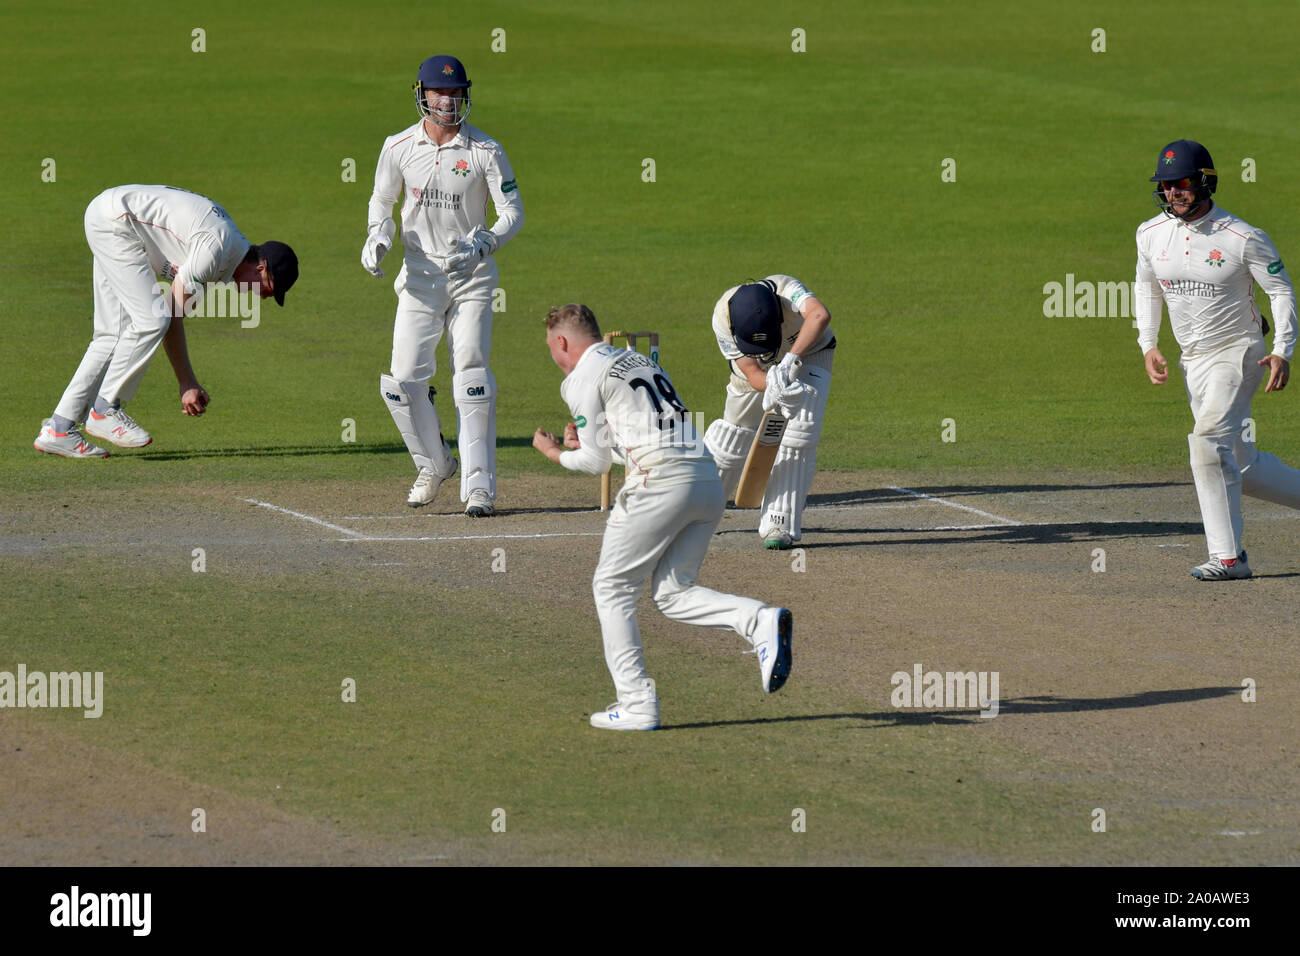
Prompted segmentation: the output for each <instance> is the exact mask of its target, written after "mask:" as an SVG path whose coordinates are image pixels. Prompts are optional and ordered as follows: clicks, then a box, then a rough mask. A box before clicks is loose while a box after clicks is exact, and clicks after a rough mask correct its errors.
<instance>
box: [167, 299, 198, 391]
mask: <svg viewBox="0 0 1300 956" xmlns="http://www.w3.org/2000/svg"><path fill="white" fill-rule="evenodd" d="M163 348H164V349H165V350H166V352H167V361H169V362H171V363H172V371H174V372H175V373H176V381H177V382H178V383H180V386H181V391H182V392H184V391H185V390H186V389H187V388H194V387H196V386H197V385H198V380H197V378H196V377H195V375H194V368H193V366H191V365H190V353H189V348H188V346H187V345H186V342H185V319H184V317H183V316H179V315H178V316H175V317H174V318H173V319H172V322H171V325H169V326H168V327H167V334H166V335H164V336H163Z"/></svg>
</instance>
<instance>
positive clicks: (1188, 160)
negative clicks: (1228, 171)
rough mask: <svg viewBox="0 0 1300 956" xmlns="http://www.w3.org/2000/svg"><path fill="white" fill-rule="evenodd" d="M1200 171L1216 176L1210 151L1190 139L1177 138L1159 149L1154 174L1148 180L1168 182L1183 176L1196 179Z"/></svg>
mask: <svg viewBox="0 0 1300 956" xmlns="http://www.w3.org/2000/svg"><path fill="white" fill-rule="evenodd" d="M1202 173H1204V174H1205V175H1207V176H1214V177H1216V178H1217V177H1218V173H1216V172H1215V171H1214V160H1212V159H1211V158H1210V151H1209V150H1208V149H1206V148H1205V147H1204V146H1202V145H1201V144H1200V143H1197V142H1193V141H1192V140H1190V139H1179V140H1175V141H1174V142H1172V143H1170V144H1169V145H1168V146H1166V147H1165V148H1164V149H1162V150H1160V155H1159V156H1157V157H1156V174H1155V175H1154V176H1152V177H1151V180H1150V181H1151V182H1153V183H1159V182H1168V181H1170V180H1174V179H1182V178H1183V177H1184V176H1186V177H1189V178H1191V179H1198V178H1199V177H1200V175H1201V174H1202Z"/></svg>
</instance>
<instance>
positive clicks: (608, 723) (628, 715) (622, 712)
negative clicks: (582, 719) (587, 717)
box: [591, 700, 659, 730]
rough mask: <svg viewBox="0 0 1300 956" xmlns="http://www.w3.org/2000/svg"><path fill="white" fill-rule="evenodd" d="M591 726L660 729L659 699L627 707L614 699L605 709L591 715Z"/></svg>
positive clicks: (611, 728) (607, 728) (623, 728)
mask: <svg viewBox="0 0 1300 956" xmlns="http://www.w3.org/2000/svg"><path fill="white" fill-rule="evenodd" d="M591 726H593V727H599V728H600V729H601V730H658V729H659V701H657V700H655V701H651V702H649V703H641V704H631V705H630V706H627V707H624V706H622V705H620V704H619V702H618V701H614V703H612V704H610V705H609V706H608V707H606V708H605V709H604V710H601V711H597V712H596V713H594V714H592V715H591Z"/></svg>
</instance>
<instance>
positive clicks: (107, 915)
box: [50, 886, 153, 936]
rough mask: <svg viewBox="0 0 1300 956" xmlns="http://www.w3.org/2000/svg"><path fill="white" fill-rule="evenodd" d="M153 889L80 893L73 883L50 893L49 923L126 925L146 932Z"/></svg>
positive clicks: (135, 933) (136, 932)
mask: <svg viewBox="0 0 1300 956" xmlns="http://www.w3.org/2000/svg"><path fill="white" fill-rule="evenodd" d="M152 910H153V894H152V893H83V892H82V891H81V887H79V886H74V887H72V889H71V891H69V892H67V893H55V894H54V895H53V896H51V897H50V925H51V926H128V927H130V928H131V935H133V936H148V935H149V930H150V928H151V924H152V919H151V918H150V917H151V912H152Z"/></svg>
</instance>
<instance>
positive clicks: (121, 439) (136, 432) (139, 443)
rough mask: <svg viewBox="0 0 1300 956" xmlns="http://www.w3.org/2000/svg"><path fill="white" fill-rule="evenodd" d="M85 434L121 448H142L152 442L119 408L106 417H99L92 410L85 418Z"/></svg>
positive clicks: (133, 420)
mask: <svg viewBox="0 0 1300 956" xmlns="http://www.w3.org/2000/svg"><path fill="white" fill-rule="evenodd" d="M86 434H87V435H93V436H94V437H95V438H102V439H103V440H104V441H111V442H112V443H113V444H114V445H117V446H119V447H121V448H143V447H144V446H145V445H147V444H149V443H150V442H151V441H153V436H152V435H150V434H149V433H148V432H147V431H145V430H144V429H143V428H141V427H140V426H139V425H137V424H136V421H135V419H133V418H132V417H131V416H130V415H128V414H127V413H126V412H124V411H123V410H122V409H120V408H116V409H113V410H112V411H110V412H109V413H108V414H107V415H101V414H99V412H97V411H95V410H94V409H93V408H92V409H91V410H90V414H89V415H87V416H86Z"/></svg>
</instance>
